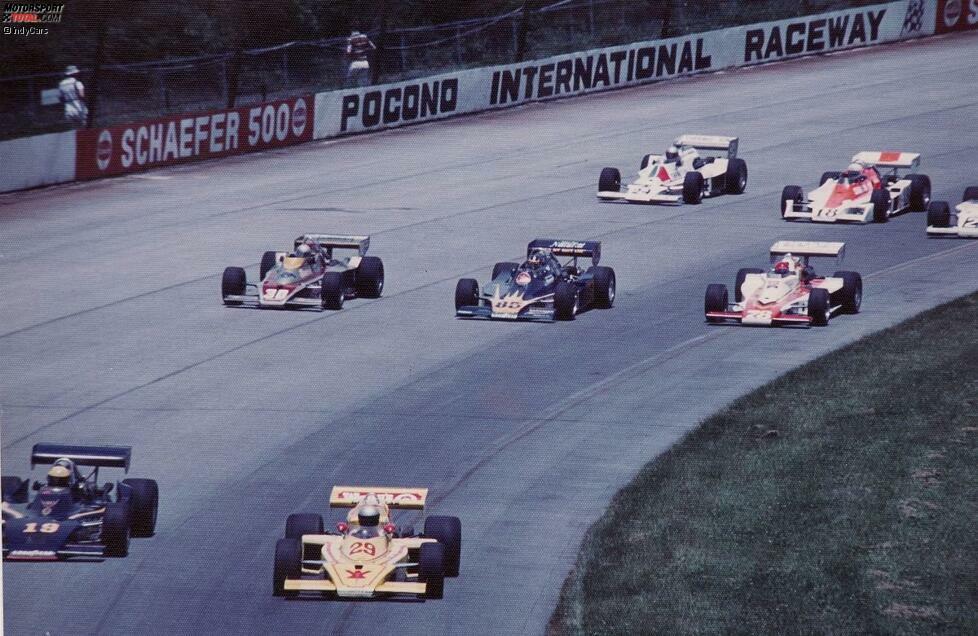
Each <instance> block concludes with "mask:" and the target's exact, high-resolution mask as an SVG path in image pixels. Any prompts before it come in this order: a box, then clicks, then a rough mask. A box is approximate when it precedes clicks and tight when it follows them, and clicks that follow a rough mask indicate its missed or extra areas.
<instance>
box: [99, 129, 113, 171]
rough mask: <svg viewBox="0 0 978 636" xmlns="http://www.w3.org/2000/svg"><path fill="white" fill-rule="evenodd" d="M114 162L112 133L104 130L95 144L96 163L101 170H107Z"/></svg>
mask: <svg viewBox="0 0 978 636" xmlns="http://www.w3.org/2000/svg"><path fill="white" fill-rule="evenodd" d="M110 161H112V133H111V132H109V131H108V130H103V131H102V132H100V133H99V135H98V142H97V143H96V144H95V163H96V164H98V169H99V170H105V169H106V168H108V167H109V162H110Z"/></svg>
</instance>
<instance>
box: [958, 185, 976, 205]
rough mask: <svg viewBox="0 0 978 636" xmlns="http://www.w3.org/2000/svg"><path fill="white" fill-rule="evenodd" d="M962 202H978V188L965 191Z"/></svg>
mask: <svg viewBox="0 0 978 636" xmlns="http://www.w3.org/2000/svg"><path fill="white" fill-rule="evenodd" d="M961 201H962V202H964V201H978V186H968V187H967V188H965V189H964V194H963V195H962V196H961Z"/></svg>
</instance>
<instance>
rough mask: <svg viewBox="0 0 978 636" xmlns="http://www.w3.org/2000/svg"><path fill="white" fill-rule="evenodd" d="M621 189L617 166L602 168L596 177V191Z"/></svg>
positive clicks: (616, 190)
mask: <svg viewBox="0 0 978 636" xmlns="http://www.w3.org/2000/svg"><path fill="white" fill-rule="evenodd" d="M620 190H621V173H620V172H618V168H602V169H601V176H600V177H598V192H618V191H620Z"/></svg>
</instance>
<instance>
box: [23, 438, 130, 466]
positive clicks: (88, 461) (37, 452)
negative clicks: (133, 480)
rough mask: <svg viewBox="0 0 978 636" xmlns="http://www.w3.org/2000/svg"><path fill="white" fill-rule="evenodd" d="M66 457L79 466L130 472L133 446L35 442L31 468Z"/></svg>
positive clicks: (32, 450)
mask: <svg viewBox="0 0 978 636" xmlns="http://www.w3.org/2000/svg"><path fill="white" fill-rule="evenodd" d="M62 457H66V458H68V459H70V460H71V461H73V462H75V464H77V465H78V466H95V467H96V468H98V467H106V468H122V469H124V470H125V471H126V472H129V460H130V459H131V457H132V448H131V447H129V446H68V445H64V444H34V448H33V449H31V468H34V466H36V465H37V464H53V463H54V462H55V461H56V460H58V459H61V458H62Z"/></svg>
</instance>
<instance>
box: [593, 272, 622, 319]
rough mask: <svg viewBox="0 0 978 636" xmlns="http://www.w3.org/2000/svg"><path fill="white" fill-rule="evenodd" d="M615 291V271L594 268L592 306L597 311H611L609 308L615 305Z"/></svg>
mask: <svg viewBox="0 0 978 636" xmlns="http://www.w3.org/2000/svg"><path fill="white" fill-rule="evenodd" d="M616 289H617V280H616V279H615V270H613V269H611V268H610V267H602V266H597V267H595V268H594V306H595V307H597V308H599V309H611V306H612V305H613V304H615V291H616Z"/></svg>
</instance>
